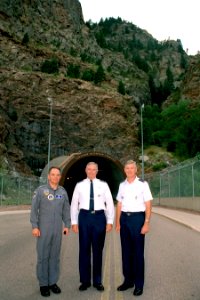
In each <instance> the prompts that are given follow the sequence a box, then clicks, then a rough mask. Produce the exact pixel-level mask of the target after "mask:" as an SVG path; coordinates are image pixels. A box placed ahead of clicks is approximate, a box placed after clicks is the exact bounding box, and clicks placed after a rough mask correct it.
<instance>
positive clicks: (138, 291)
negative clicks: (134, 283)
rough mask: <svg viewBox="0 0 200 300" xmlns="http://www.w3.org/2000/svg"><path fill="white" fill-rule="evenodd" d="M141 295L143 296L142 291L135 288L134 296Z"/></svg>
mask: <svg viewBox="0 0 200 300" xmlns="http://www.w3.org/2000/svg"><path fill="white" fill-rule="evenodd" d="M142 294H143V289H140V288H135V289H134V292H133V295H134V296H140V295H142Z"/></svg>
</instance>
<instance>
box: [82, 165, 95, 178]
mask: <svg viewBox="0 0 200 300" xmlns="http://www.w3.org/2000/svg"><path fill="white" fill-rule="evenodd" d="M85 172H86V174H87V177H88V178H89V179H91V180H93V179H94V178H96V175H97V173H98V170H97V166H96V165H94V164H91V165H88V166H87V167H86V169H85Z"/></svg>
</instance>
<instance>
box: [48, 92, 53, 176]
mask: <svg viewBox="0 0 200 300" xmlns="http://www.w3.org/2000/svg"><path fill="white" fill-rule="evenodd" d="M47 99H48V102H49V145H48V170H47V176H48V172H49V167H50V158H51V123H52V104H53V101H52V98H51V97H48V98H47Z"/></svg>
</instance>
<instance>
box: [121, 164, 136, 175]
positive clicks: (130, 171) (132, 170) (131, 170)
mask: <svg viewBox="0 0 200 300" xmlns="http://www.w3.org/2000/svg"><path fill="white" fill-rule="evenodd" d="M124 172H125V174H126V177H127V178H134V177H135V176H136V173H137V167H136V165H135V164H128V165H126V166H125V167H124Z"/></svg>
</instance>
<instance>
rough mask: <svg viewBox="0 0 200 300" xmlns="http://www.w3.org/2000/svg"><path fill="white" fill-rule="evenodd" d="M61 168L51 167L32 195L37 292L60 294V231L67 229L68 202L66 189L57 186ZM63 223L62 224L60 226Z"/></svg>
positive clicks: (66, 232)
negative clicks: (35, 239) (38, 290)
mask: <svg viewBox="0 0 200 300" xmlns="http://www.w3.org/2000/svg"><path fill="white" fill-rule="evenodd" d="M60 178H61V171H60V169H59V168H57V167H51V168H50V170H49V173H48V184H46V185H43V186H40V187H39V188H38V189H37V190H36V191H35V192H34V195H33V199H32V206H31V216H30V222H31V224H32V235H33V236H34V237H37V268H36V269H37V278H38V281H39V285H40V293H41V295H42V296H44V297H48V296H50V291H52V292H53V293H55V294H59V293H61V289H60V288H59V287H58V286H57V281H58V278H59V265H60V250H61V241H62V233H64V234H68V233H69V228H70V205H69V200H68V195H67V192H66V191H65V189H64V188H63V187H61V186H59V181H60ZM63 223H64V227H63Z"/></svg>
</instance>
